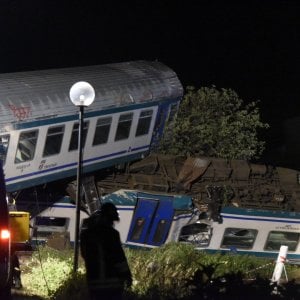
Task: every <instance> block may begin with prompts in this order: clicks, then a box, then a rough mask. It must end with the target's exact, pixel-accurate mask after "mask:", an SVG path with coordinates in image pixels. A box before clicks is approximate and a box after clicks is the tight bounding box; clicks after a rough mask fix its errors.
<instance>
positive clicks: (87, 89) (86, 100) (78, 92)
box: [70, 81, 95, 273]
mask: <svg viewBox="0 0 300 300" xmlns="http://www.w3.org/2000/svg"><path fill="white" fill-rule="evenodd" d="M70 99H71V101H72V103H73V104H74V105H75V106H78V107H79V128H78V167H77V194H76V220H75V245H74V269H73V271H74V273H75V272H77V268H78V254H79V223H80V203H81V175H82V152H83V147H82V140H83V126H84V123H83V118H84V117H83V113H84V107H87V106H89V105H91V104H92V103H93V102H94V99H95V90H94V88H93V87H92V86H91V85H90V84H89V83H88V82H85V81H79V82H77V83H75V84H73V85H72V87H71V89H70Z"/></svg>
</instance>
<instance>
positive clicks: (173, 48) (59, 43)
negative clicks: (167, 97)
mask: <svg viewBox="0 0 300 300" xmlns="http://www.w3.org/2000/svg"><path fill="white" fill-rule="evenodd" d="M299 16H300V2H299V1H288V0H286V1H283V0H282V1H277V0H273V1H263V0H260V1H256V0H252V1H248V0H245V1H222V2H221V1H212V0H211V1H200V0H198V1H188V0H185V1H176V0H173V1H164V0H160V1H155V0H152V1H145V0H139V1H126V0H123V1H115V0H110V1H104V0H102V1H101V0H99V1H88V0H84V1H81V0H80V1H78V0H77V1H76V0H73V1H64V0H59V1H57V0H51V1H50V0H40V1H36V0H26V1H25V0H24V1H23V0H1V2H0V22H1V23H0V60H1V63H0V72H2V73H4V72H14V71H25V70H36V69H45V68H58V67H70V66H80V65H92V64H104V63H112V62H121V61H129V60H138V59H146V60H156V59H157V60H159V61H162V62H163V63H165V64H167V65H168V66H170V67H171V68H172V69H174V71H175V72H176V73H177V74H178V76H179V78H180V79H181V81H182V83H183V85H184V87H185V86H187V85H194V86H196V87H201V86H210V85H212V84H214V85H216V86H217V87H218V88H232V89H234V90H235V91H236V92H237V93H238V94H239V95H240V97H241V98H242V99H244V101H245V102H248V101H252V100H260V101H261V102H260V104H259V106H260V107H261V113H262V118H263V120H264V121H266V122H269V123H270V124H271V126H272V130H270V131H269V133H268V134H267V136H266V139H267V141H268V143H269V146H268V147H269V148H270V145H272V148H273V146H274V147H277V146H278V145H280V144H281V143H282V140H283V133H282V122H283V120H285V119H287V118H290V117H294V116H300V108H299V105H298V102H299V95H300V84H299V81H300V76H299V75H300V17H299ZM83 80H84V78H83Z"/></svg>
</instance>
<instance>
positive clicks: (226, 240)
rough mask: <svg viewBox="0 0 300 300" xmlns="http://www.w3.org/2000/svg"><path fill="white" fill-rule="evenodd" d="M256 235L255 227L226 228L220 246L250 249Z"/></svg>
mask: <svg viewBox="0 0 300 300" xmlns="http://www.w3.org/2000/svg"><path fill="white" fill-rule="evenodd" d="M256 236H257V230H256V229H245V228H226V229H225V232H224V236H223V241H222V244H221V247H222V248H242V249H250V248H252V247H253V244H254V241H255V239H256Z"/></svg>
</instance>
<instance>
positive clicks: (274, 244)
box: [264, 231, 300, 251]
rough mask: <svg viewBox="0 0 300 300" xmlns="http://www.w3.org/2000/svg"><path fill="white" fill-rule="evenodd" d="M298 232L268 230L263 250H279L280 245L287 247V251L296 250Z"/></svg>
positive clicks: (299, 234)
mask: <svg viewBox="0 0 300 300" xmlns="http://www.w3.org/2000/svg"><path fill="white" fill-rule="evenodd" d="M299 236H300V233H297V232H283V231H270V233H269V236H268V239H267V242H266V245H265V248H264V249H265V250H276V251H277V250H279V249H280V247H281V245H285V246H288V247H289V249H288V250H289V251H296V248H297V246H298V243H299Z"/></svg>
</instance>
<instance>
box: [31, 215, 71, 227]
mask: <svg viewBox="0 0 300 300" xmlns="http://www.w3.org/2000/svg"><path fill="white" fill-rule="evenodd" d="M68 220H69V219H68V218H62V217H43V216H37V217H35V226H57V227H66V226H67V222H68Z"/></svg>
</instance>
